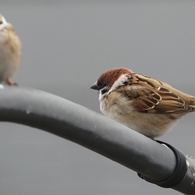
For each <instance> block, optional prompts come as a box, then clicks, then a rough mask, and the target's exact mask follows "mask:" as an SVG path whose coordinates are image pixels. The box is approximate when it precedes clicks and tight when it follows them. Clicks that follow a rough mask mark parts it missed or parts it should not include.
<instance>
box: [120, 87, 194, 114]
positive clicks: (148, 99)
mask: <svg viewBox="0 0 195 195" xmlns="http://www.w3.org/2000/svg"><path fill="white" fill-rule="evenodd" d="M121 92H122V91H121ZM123 92H124V94H123V95H124V96H126V97H128V98H129V99H130V100H131V101H132V106H133V107H134V108H135V109H136V110H137V111H139V112H148V113H159V114H162V113H173V112H178V111H186V110H191V109H192V108H191V107H190V106H186V105H185V102H184V101H183V100H182V99H181V98H180V97H179V96H177V95H175V94H173V93H172V92H171V91H169V90H168V89H166V88H162V87H158V88H153V89H152V88H147V87H132V88H131V89H130V90H124V91H123Z"/></svg>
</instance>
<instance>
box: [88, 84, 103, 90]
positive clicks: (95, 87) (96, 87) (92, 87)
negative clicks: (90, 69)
mask: <svg viewBox="0 0 195 195" xmlns="http://www.w3.org/2000/svg"><path fill="white" fill-rule="evenodd" d="M90 88H91V89H94V90H100V89H101V87H100V86H98V85H97V82H95V83H94V84H93V85H92V86H91V87H90Z"/></svg>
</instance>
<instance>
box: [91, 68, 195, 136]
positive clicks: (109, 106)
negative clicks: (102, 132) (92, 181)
mask: <svg viewBox="0 0 195 195" xmlns="http://www.w3.org/2000/svg"><path fill="white" fill-rule="evenodd" d="M91 88H92V89H95V90H98V91H99V101H100V110H101V111H102V113H103V114H104V115H106V116H108V117H109V118H111V119H113V120H116V121H118V122H119V123H122V124H124V125H126V126H127V127H129V128H131V129H133V130H135V131H138V132H139V133H141V134H144V135H145V136H147V137H150V138H152V139H154V138H155V137H158V136H161V135H163V134H164V133H165V132H166V131H168V130H169V129H170V128H171V127H172V126H173V125H175V124H176V122H177V121H178V120H179V119H180V118H181V117H182V116H184V115H185V114H187V113H190V112H194V111H195V97H194V96H192V95H188V94H186V93H183V92H181V91H179V90H177V89H175V88H173V87H171V86H170V85H168V84H166V83H164V82H162V81H158V80H156V79H154V78H151V77H148V76H144V75H141V74H137V73H134V72H133V71H131V70H129V69H127V68H113V69H110V70H108V71H106V72H104V73H103V74H102V75H101V76H100V77H99V79H98V80H97V82H95V83H94V84H93V85H92V86H91Z"/></svg>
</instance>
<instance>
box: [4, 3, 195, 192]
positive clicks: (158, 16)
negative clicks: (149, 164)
mask: <svg viewBox="0 0 195 195" xmlns="http://www.w3.org/2000/svg"><path fill="white" fill-rule="evenodd" d="M194 10H195V1H180V0H177V1H176V0H175V1H174V0H172V1H166V0H165V1H148V0H143V1H136V0H135V1H133V0H132V1H125V0H121V1H114V0H113V1H109V0H108V1H100V0H99V1H87V0H86V1H82V0H80V1H79V0H77V1H76V0H69V1H68V0H64V1H60V0H55V1H49V0H47V1H46V0H45V1H44V0H42V1H41V0H39V1H38V0H37V1H36V0H34V1H30V0H14V1H11V0H1V10H0V12H1V13H2V14H3V15H4V16H5V17H6V19H7V20H8V21H9V22H10V23H12V24H13V26H14V28H15V30H16V32H17V34H18V36H19V37H20V39H21V41H22V55H21V63H20V67H19V71H18V73H17V75H16V76H15V77H14V78H13V79H12V80H14V81H16V82H18V83H19V85H21V86H26V87H31V88H37V89H40V90H44V91H47V92H49V93H53V94H56V95H58V96H61V97H64V98H66V99H69V100H71V101H73V102H76V103H78V104H81V105H84V106H86V107H88V108H90V109H92V110H95V111H97V112H99V102H98V94H97V92H96V91H93V90H90V89H89V87H90V86H91V85H92V84H93V83H94V82H95V80H96V79H97V78H98V77H99V75H100V74H101V73H102V72H103V71H105V70H107V69H109V68H112V67H120V66H124V67H128V68H130V69H132V70H133V71H134V72H138V73H142V74H145V75H148V76H152V77H155V78H158V79H159V80H163V81H166V82H167V83H169V84H171V85H173V86H174V87H176V88H179V89H180V90H183V91H185V92H187V93H191V94H193V95H195V87H194V83H195V81H194V79H195V78H194V74H195V66H194V64H195V55H194V54H195V11H194ZM194 118H195V115H194V114H189V115H188V116H186V117H185V118H184V119H183V120H182V121H180V122H179V125H177V126H176V127H175V128H174V130H173V131H171V132H170V133H168V134H166V135H165V136H162V137H161V138H160V139H161V140H163V141H166V142H168V143H170V144H172V145H173V146H175V147H177V148H179V149H181V150H182V151H183V152H184V153H185V154H190V155H192V156H195V152H194V137H195V131H194V126H195V121H194ZM129 144H131V143H129ZM0 156H1V158H0V194H2V195H9V194H14V195H23V194H28V195H34V194H41V195H55V194H57V195H64V194H70V195H73V194H79V195H86V194H93V195H99V194H101V195H102V194H107V195H118V194H120V195H126V194H136V195H137V194H151V195H153V194H158V195H164V194H172V195H176V194H179V192H176V191H173V190H170V189H162V188H159V187H157V186H155V185H152V184H149V183H147V182H145V181H143V180H141V179H140V178H138V177H137V175H136V173H135V172H133V171H131V170H128V169H127V168H125V167H123V166H121V165H119V164H117V163H115V162H113V161H111V160H109V159H107V158H105V157H102V156H100V155H99V154H96V153H94V152H91V151H89V150H88V149H85V148H83V147H81V146H79V145H77V144H75V143H72V142H70V141H67V140H64V139H62V138H59V137H57V136H54V135H51V134H49V133H46V132H43V131H40V130H38V129H33V128H29V127H26V126H22V125H16V124H11V123H0ZM129 158H131V157H129Z"/></svg>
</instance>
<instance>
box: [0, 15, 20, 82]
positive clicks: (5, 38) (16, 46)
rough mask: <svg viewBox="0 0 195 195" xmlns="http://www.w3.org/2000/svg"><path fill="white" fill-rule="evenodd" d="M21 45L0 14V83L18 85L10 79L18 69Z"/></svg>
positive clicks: (9, 25) (11, 28) (10, 26)
mask: <svg viewBox="0 0 195 195" xmlns="http://www.w3.org/2000/svg"><path fill="white" fill-rule="evenodd" d="M20 48H21V43H20V40H19V38H18V36H17V35H16V34H15V31H14V29H13V27H12V25H11V24H9V23H7V21H6V19H5V18H4V17H3V16H2V15H1V14H0V83H2V82H4V83H6V84H8V85H16V83H15V82H11V81H10V78H11V77H13V76H14V74H15V73H16V71H17V69H18V63H19V58H20Z"/></svg>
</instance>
